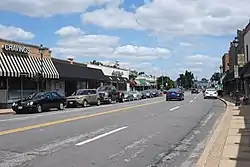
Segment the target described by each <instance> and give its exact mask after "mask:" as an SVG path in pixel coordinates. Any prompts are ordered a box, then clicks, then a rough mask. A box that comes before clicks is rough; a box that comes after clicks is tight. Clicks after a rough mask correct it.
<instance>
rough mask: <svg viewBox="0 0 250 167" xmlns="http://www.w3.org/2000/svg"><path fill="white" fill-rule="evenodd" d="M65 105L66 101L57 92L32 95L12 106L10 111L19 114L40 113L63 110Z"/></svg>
mask: <svg viewBox="0 0 250 167" xmlns="http://www.w3.org/2000/svg"><path fill="white" fill-rule="evenodd" d="M66 104H67V99H66V98H65V97H64V96H61V95H59V94H58V93H57V92H38V93H33V94H31V95H30V96H28V97H27V98H25V99H22V100H19V101H17V102H15V103H13V104H12V110H13V111H15V112H16V113H17V114H19V113H34V112H38V113H41V112H43V111H48V110H50V109H52V108H57V109H59V110H63V109H64V108H65V106H66Z"/></svg>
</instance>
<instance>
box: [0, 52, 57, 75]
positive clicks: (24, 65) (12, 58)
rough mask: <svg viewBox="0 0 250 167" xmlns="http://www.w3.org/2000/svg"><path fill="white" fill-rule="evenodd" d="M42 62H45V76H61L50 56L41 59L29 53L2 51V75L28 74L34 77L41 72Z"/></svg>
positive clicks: (0, 54) (0, 62)
mask: <svg viewBox="0 0 250 167" xmlns="http://www.w3.org/2000/svg"><path fill="white" fill-rule="evenodd" d="M41 64H43V68H42V69H43V77H44V78H59V73H58V72H57V70H56V68H55V66H54V64H53V62H52V60H51V59H49V58H43V59H41V58H38V57H32V56H29V55H23V54H13V53H5V52H0V76H6V77H20V75H21V74H27V76H28V77H34V76H36V75H37V74H39V73H41Z"/></svg>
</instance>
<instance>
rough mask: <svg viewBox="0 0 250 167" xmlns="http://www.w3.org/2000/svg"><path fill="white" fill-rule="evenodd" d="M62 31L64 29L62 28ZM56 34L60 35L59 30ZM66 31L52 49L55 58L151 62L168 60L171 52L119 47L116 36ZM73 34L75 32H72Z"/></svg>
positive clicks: (132, 46) (142, 47) (161, 49)
mask: <svg viewBox="0 0 250 167" xmlns="http://www.w3.org/2000/svg"><path fill="white" fill-rule="evenodd" d="M62 29H64V28H62ZM62 29H60V30H59V31H57V34H59V35H62V34H61V33H59V32H61V30H62ZM68 32H70V31H67V35H66V36H65V35H62V36H61V38H60V40H59V41H58V42H57V45H56V46H55V47H54V48H52V51H53V54H55V55H57V56H60V57H62V56H64V57H66V56H68V55H72V56H75V57H78V56H83V57H84V56H85V57H86V56H95V57H102V58H112V59H128V60H134V59H139V60H153V59H158V58H168V57H170V55H171V52H170V51H169V50H168V49H166V48H158V47H156V48H150V47H144V46H134V45H120V41H119V40H120V39H119V37H116V36H108V35H84V34H82V35H77V36H72V35H70V34H69V33H68ZM72 32H73V34H75V31H72Z"/></svg>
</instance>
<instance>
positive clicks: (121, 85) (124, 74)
mask: <svg viewBox="0 0 250 167" xmlns="http://www.w3.org/2000/svg"><path fill="white" fill-rule="evenodd" d="M87 67H89V68H93V69H100V70H102V72H103V73H104V75H105V76H106V77H107V78H108V80H109V81H108V82H109V83H110V84H113V85H114V86H115V87H116V88H117V89H118V90H130V81H129V70H123V69H117V68H112V67H106V66H98V65H94V64H87Z"/></svg>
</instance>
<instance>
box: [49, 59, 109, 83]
mask: <svg viewBox="0 0 250 167" xmlns="http://www.w3.org/2000/svg"><path fill="white" fill-rule="evenodd" d="M52 61H53V63H54V65H55V67H56V69H57V71H58V72H59V74H60V78H68V79H90V80H100V81H105V80H108V79H107V78H106V77H105V75H104V74H103V72H102V70H100V69H95V68H88V67H86V66H84V65H83V64H81V63H73V64H70V63H69V62H68V61H65V60H59V59H54V58H53V59H52Z"/></svg>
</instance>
